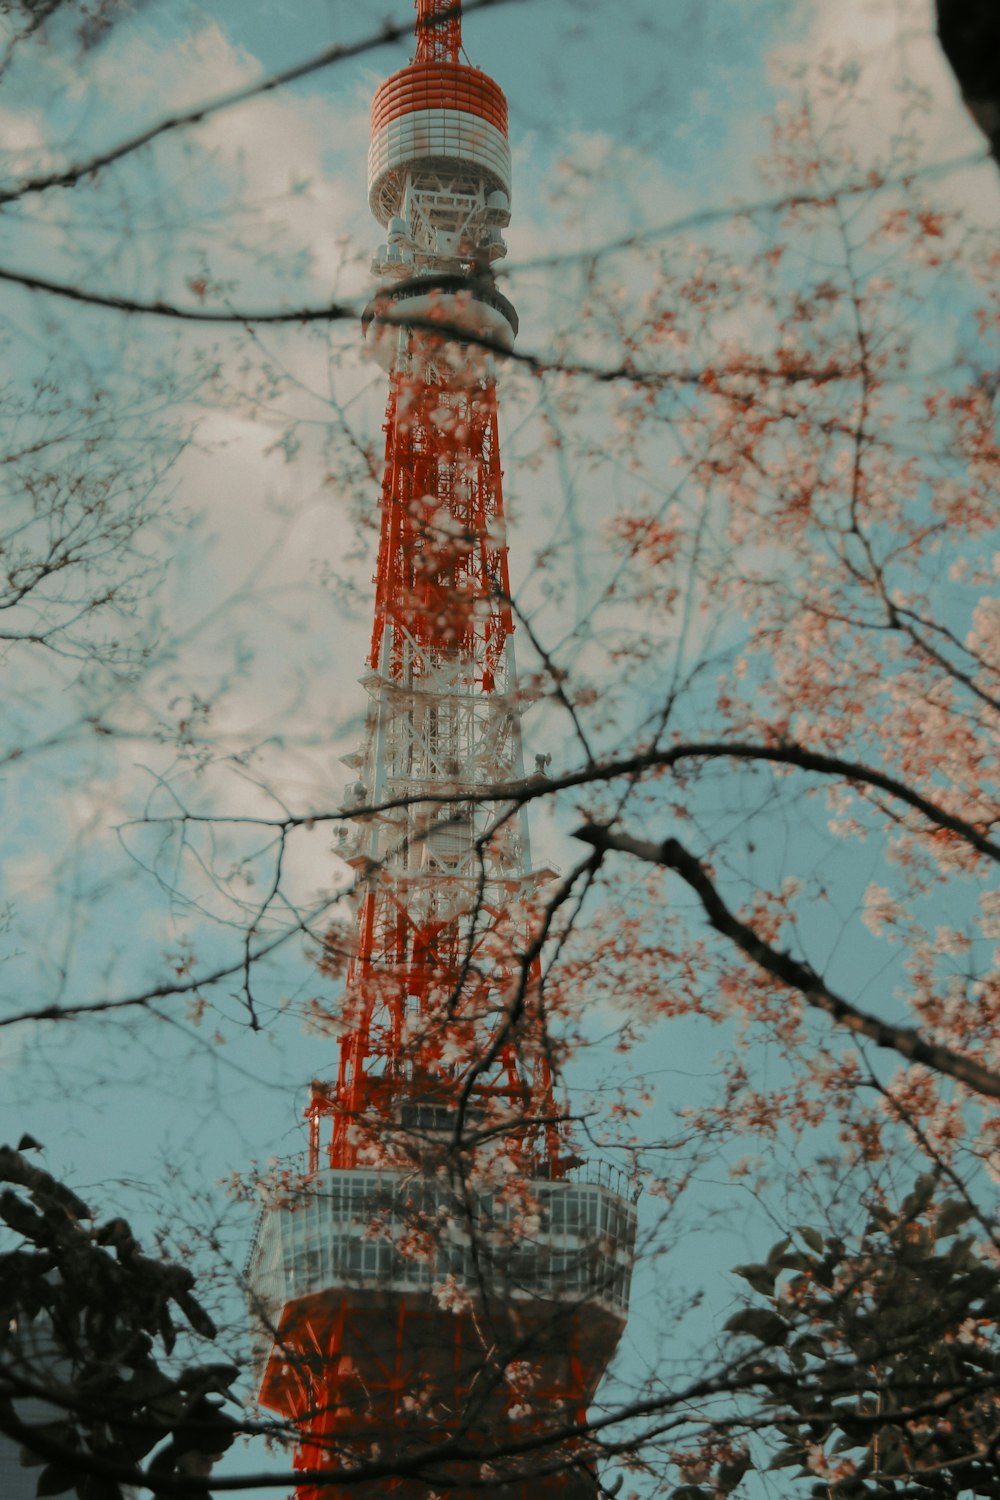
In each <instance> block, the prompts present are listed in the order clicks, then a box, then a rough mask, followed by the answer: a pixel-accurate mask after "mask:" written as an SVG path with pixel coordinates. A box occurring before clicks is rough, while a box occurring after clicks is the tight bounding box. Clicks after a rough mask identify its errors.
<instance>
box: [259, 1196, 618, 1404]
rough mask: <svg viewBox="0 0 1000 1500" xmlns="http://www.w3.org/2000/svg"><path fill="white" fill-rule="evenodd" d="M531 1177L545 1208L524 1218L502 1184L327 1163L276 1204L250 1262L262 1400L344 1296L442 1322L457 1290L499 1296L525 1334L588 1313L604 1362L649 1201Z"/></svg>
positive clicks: (269, 1397) (273, 1396)
mask: <svg viewBox="0 0 1000 1500" xmlns="http://www.w3.org/2000/svg"><path fill="white" fill-rule="evenodd" d="M525 1186H526V1189H527V1196H528V1199H529V1200H530V1202H531V1203H532V1204H533V1205H534V1206H533V1207H529V1208H528V1209H527V1210H526V1211H524V1210H522V1211H520V1212H519V1214H518V1215H517V1217H516V1218H515V1216H514V1214H513V1212H512V1210H511V1208H510V1206H509V1204H508V1203H506V1202H504V1201H503V1199H502V1198H501V1197H500V1196H499V1195H498V1194H493V1193H489V1192H469V1193H467V1194H465V1195H462V1194H460V1192H459V1190H458V1189H457V1188H456V1187H455V1186H453V1185H452V1184H451V1183H449V1182H446V1181H442V1180H441V1179H439V1178H436V1177H416V1176H414V1174H413V1173H405V1174H404V1173H402V1172H393V1171H384V1170H383V1171H366V1170H364V1169H361V1168H355V1169H346V1170H336V1169H327V1170H325V1171H320V1172H318V1173H316V1174H314V1175H313V1176H312V1177H310V1178H308V1179H306V1180H305V1181H304V1182H303V1184H302V1186H301V1187H300V1188H298V1189H296V1190H294V1193H293V1195H292V1200H291V1201H290V1202H289V1203H288V1204H287V1205H286V1206H275V1207H267V1208H265V1209H263V1210H262V1213H261V1217H260V1221H259V1226H258V1232H257V1235H256V1237H255V1240H254V1244H253V1247H252V1249H251V1252H250V1257H249V1259H248V1263H247V1279H248V1281H249V1284H250V1288H251V1296H252V1302H253V1304H254V1314H255V1315H254V1318H253V1329H252V1355H251V1358H252V1362H253V1366H254V1370H255V1373H256V1375H257V1378H258V1381H259V1384H260V1391H261V1400H262V1401H263V1402H264V1403H265V1404H266V1405H272V1404H274V1405H280V1394H279V1393H280V1390H281V1387H282V1386H283V1384H284V1382H285V1380H286V1379H287V1378H288V1376H289V1369H288V1361H289V1359H290V1358H291V1356H290V1353H289V1348H290V1347H292V1346H297V1344H298V1340H297V1338H296V1337H295V1336H294V1332H293V1330H294V1328H295V1325H296V1324H297V1323H299V1322H300V1321H311V1322H313V1323H314V1322H315V1320H316V1317H317V1315H318V1313H319V1312H320V1309H329V1308H330V1306H331V1301H332V1300H335V1299H337V1298H339V1297H343V1298H345V1299H346V1300H347V1301H348V1302H350V1303H351V1304H352V1305H353V1306H355V1307H357V1306H358V1305H359V1304H366V1305H367V1306H368V1307H369V1309H370V1311H374V1310H375V1309H376V1308H377V1307H385V1308H389V1309H391V1308H393V1307H397V1306H398V1305H399V1304H400V1302H401V1300H405V1301H406V1302H407V1303H409V1304H410V1306H411V1309H414V1310H416V1309H417V1308H418V1307H419V1306H421V1305H422V1306H423V1307H425V1308H428V1309H433V1311H434V1314H435V1319H436V1321H437V1322H440V1320H441V1319H442V1318H443V1319H444V1320H445V1321H447V1317H448V1314H447V1312H446V1311H445V1310H444V1309H445V1306H446V1300H443V1299H442V1292H441V1289H442V1287H444V1286H447V1287H448V1288H449V1295H454V1293H456V1292H457V1293H458V1302H459V1303H462V1302H467V1301H468V1300H469V1299H471V1300H472V1301H474V1302H475V1303H478V1304H488V1306H489V1309H490V1313H491V1318H492V1319H494V1320H495V1318H496V1316H497V1312H498V1310H499V1309H506V1310H507V1311H508V1313H509V1315H510V1317H511V1318H512V1319H513V1320H514V1321H515V1322H516V1323H517V1324H518V1325H519V1326H520V1327H521V1329H522V1332H521V1337H523V1336H524V1334H523V1328H524V1325H525V1324H531V1325H536V1324H539V1323H545V1322H551V1321H552V1320H553V1319H557V1320H560V1321H563V1322H564V1321H565V1318H566V1316H567V1315H570V1316H573V1315H575V1314H580V1315H581V1316H582V1318H583V1319H584V1321H585V1323H586V1337H587V1340H588V1342H589V1343H592V1344H593V1345H595V1346H597V1345H599V1346H600V1351H601V1356H602V1368H603V1364H604V1363H605V1362H606V1360H607V1359H608V1358H610V1355H611V1353H612V1352H613V1350H614V1347H615V1345H616V1344H617V1342H618V1339H619V1337H620V1335H621V1331H622V1329H623V1328H624V1326H625V1321H626V1317H627V1310H628V1296H629V1287H630V1284H631V1278H632V1262H633V1255H634V1248H635V1235H636V1211H635V1206H634V1204H633V1203H632V1202H631V1201H630V1200H629V1199H628V1198H626V1197H625V1196H624V1195H623V1193H622V1192H620V1191H616V1189H615V1187H612V1186H610V1185H609V1184H608V1183H605V1182H599V1181H597V1182H586V1181H578V1180H577V1181H574V1180H571V1179H569V1180H564V1181H551V1180H532V1181H530V1182H528V1183H527V1184H526V1185H525ZM427 1226H433V1234H432V1236H431V1237H430V1243H428V1236H429V1230H428V1228H427ZM421 1243H422V1245H423V1249H422V1251H421V1248H420V1245H421ZM463 1294H464V1295H463ZM276 1333H277V1335H278V1337H277V1339H276V1337H275V1334H276ZM596 1352H597V1350H596V1348H595V1349H594V1350H593V1351H592V1354H596Z"/></svg>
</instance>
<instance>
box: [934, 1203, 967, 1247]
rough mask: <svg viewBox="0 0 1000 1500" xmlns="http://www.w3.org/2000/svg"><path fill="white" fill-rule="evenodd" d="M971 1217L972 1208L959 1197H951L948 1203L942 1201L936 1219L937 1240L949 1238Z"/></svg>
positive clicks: (935, 1231)
mask: <svg viewBox="0 0 1000 1500" xmlns="http://www.w3.org/2000/svg"><path fill="white" fill-rule="evenodd" d="M971 1217H972V1209H971V1208H970V1207H969V1205H968V1204H967V1203H961V1202H960V1201H959V1200H958V1199H957V1198H949V1199H948V1201H947V1203H942V1205H941V1211H940V1213H939V1214H938V1216H937V1219H936V1220H935V1221H934V1238H935V1239H936V1240H943V1239H947V1237H948V1236H949V1235H950V1234H954V1233H955V1230H956V1229H958V1228H960V1227H961V1225H963V1224H964V1223H965V1222H966V1220H967V1219H970V1218H971Z"/></svg>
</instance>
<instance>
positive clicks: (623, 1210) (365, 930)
mask: <svg viewBox="0 0 1000 1500" xmlns="http://www.w3.org/2000/svg"><path fill="white" fill-rule="evenodd" d="M416 5H417V11H418V20H417V47H416V55H415V57H414V59H413V61H412V62H411V63H410V64H409V65H408V66H407V67H405V68H403V69H401V70H400V71H399V72H397V73H395V74H394V75H393V76H392V77H390V78H389V79H387V80H386V82H385V83H383V84H382V86H381V87H380V88H379V89H378V91H377V92H376V94H375V97H374V100H373V102H372V144H371V151H370V155H369V202H370V204H371V207H372V211H373V213H374V214H375V216H376V218H377V219H378V220H379V222H380V223H381V224H382V225H383V226H384V228H385V230H386V231H387V233H386V240H385V242H384V243H383V244H382V245H381V246H380V247H379V249H378V251H377V252H376V256H375V260H374V262H373V268H372V269H373V272H374V273H375V274H376V276H377V277H378V278H379V282H380V286H379V291H378V293H377V294H376V296H375V298H374V299H373V301H372V302H371V304H370V305H369V307H368V308H367V310H366V312H365V315H364V320H363V322H364V328H365V334H366V338H367V341H368V344H369V347H370V348H371V349H372V351H373V352H374V354H375V357H376V358H377V359H378V360H379V361H380V362H381V363H382V365H383V366H384V368H385V369H386V371H387V373H388V376H389V398H388V406H387V411H386V421H385V433H386V447H385V470H384V478H383V484H382V494H381V528H380V539H379V551H378V567H377V573H376V580H375V582H376V594H375V620H374V628H373V632H372V643H371V651H370V655H369V659H368V663H367V668H368V670H367V673H366V675H365V677H364V679H363V681H364V683H365V686H366V688H367V690H368V693H369V697H370V710H369V717H368V736H367V744H366V747H365V749H364V750H363V751H362V752H361V753H360V754H359V756H358V757H357V758H356V759H355V761H354V764H355V768H356V771H357V780H356V781H355V783H354V784H353V785H352V787H351V788H350V789H349V792H348V801H349V802H353V803H354V805H356V806H357V808H358V809H359V812H358V814H357V815H356V817H355V818H354V819H353V820H352V823H351V827H352V830H353V831H352V833H351V834H350V836H349V837H348V838H346V840H345V842H344V844H343V845H342V846H341V849H340V851H339V852H340V853H341V854H342V855H343V856H344V857H345V858H347V860H348V862H349V863H351V864H352V865H354V867H355V869H356V871H357V872H358V890H359V899H358V904H357V915H356V937H355V944H354V951H353V954H352V957H351V961H350V965H349V969H348V972H347V976H346V982H345V987H344V994H343V998H342V1000H341V1002H340V1007H339V1009H340V1021H341V1035H340V1047H339V1050H340V1061H339V1068H338V1072H337V1076H336V1079H335V1081H334V1082H332V1083H322V1084H321V1083H316V1084H314V1085H313V1088H312V1096H311V1101H310V1105H309V1110H308V1114H309V1121H310V1153H309V1164H308V1170H307V1172H306V1173H305V1175H304V1177H303V1179H302V1181H301V1182H300V1183H299V1184H298V1185H297V1186H296V1187H295V1189H294V1190H292V1189H289V1191H288V1192H287V1193H286V1194H285V1195H284V1196H281V1195H280V1194H279V1195H277V1196H276V1197H274V1199H273V1201H272V1202H271V1203H270V1205H269V1206H268V1207H267V1208H266V1209H265V1210H264V1212H263V1215H262V1220H261V1224H260V1226H259V1230H258V1236H257V1239H256V1242H255V1246H254V1250H253V1252H252V1254H251V1261H250V1286H251V1304H252V1309H253V1314H254V1329H255V1332H254V1341H255V1359H256V1363H257V1367H258V1370H259V1373H260V1378H261V1385H260V1399H261V1401H262V1402H263V1403H264V1404H265V1405H267V1406H269V1407H271V1408H272V1409H274V1410H275V1411H278V1412H280V1413H282V1414H283V1415H284V1416H285V1417H286V1418H288V1419H289V1420H290V1421H292V1422H293V1423H294V1424H295V1425H296V1427H297V1429H298V1431H299V1433H300V1439H299V1444H298V1450H297V1455H296V1463H297V1466H298V1467H299V1469H300V1470H302V1471H310V1472H311V1473H312V1474H313V1477H312V1478H310V1479H309V1480H306V1479H305V1476H304V1478H303V1484H302V1486H301V1487H300V1489H299V1490H298V1492H297V1494H298V1496H299V1500H319V1497H320V1496H321V1495H322V1496H323V1497H326V1500H340V1497H341V1496H343V1497H345V1500H346V1496H347V1495H348V1494H351V1495H354V1496H359V1495H364V1496H368V1495H374V1494H375V1493H376V1492H379V1493H381V1492H383V1491H385V1490H386V1489H390V1490H393V1491H394V1492H396V1493H398V1494H400V1495H401V1496H407V1497H408V1496H411V1495H412V1496H418V1495H429V1494H430V1493H432V1492H433V1493H434V1494H436V1495H439V1496H448V1497H451V1500H460V1497H461V1500H464V1497H465V1496H467V1495H468V1496H471V1494H472V1490H473V1488H474V1487H476V1486H478V1485H479V1484H481V1483H482V1480H483V1478H484V1477H487V1478H490V1477H492V1479H493V1480H494V1481H495V1485H496V1488H497V1489H498V1491H499V1493H500V1494H501V1495H503V1496H505V1497H510V1500H529V1497H533V1496H535V1495H536V1494H540V1493H541V1491H542V1490H543V1489H544V1490H545V1491H546V1492H548V1491H551V1490H556V1491H558V1492H559V1493H560V1494H562V1495H565V1496H566V1497H572V1500H576V1497H581V1500H586V1497H589V1496H592V1495H593V1494H595V1493H596V1478H595V1475H594V1472H593V1467H592V1463H591V1460H590V1458H589V1456H588V1451H587V1445H586V1442H585V1439H584V1436H583V1434H582V1433H581V1431H580V1428H581V1426H582V1424H583V1423H584V1422H585V1421H586V1414H587V1406H588V1403H589V1401H590V1400H591V1398H592V1397H593V1394H594V1391H595V1390H596V1387H597V1384H598V1381H599V1380H600V1378H601V1376H602V1374H603V1373H604V1370H605V1369H606V1367H607V1363H608V1360H609V1359H610V1357H611V1354H612V1353H613V1351H614V1348H615V1345H616V1344H617V1341H618V1338H619V1336H620V1334H621V1330H622V1328H623V1326H624V1322H625V1317H626V1312H627V1299H628V1287H629V1280H630V1275H631V1258H632V1248H633V1244H634V1238H635V1214H634V1209H633V1208H632V1205H631V1202H630V1201H629V1200H628V1199H627V1197H625V1196H623V1195H622V1192H621V1190H620V1186H619V1185H618V1184H615V1185H613V1184H612V1183H611V1180H610V1176H609V1175H608V1174H607V1173H606V1172H605V1174H604V1180H601V1174H600V1173H599V1172H597V1171H595V1170H592V1169H588V1168H587V1166H586V1164H585V1163H583V1162H581V1160H580V1159H579V1157H577V1156H575V1155H574V1154H573V1151H572V1148H571V1145H570V1143H569V1140H568V1136H567V1134H566V1131H565V1129H564V1127H563V1126H562V1125H561V1124H560V1123H559V1116H558V1113H557V1110H556V1107H555V1104H554V1101H553V1090H552V1078H551V1070H550V1066H549V1060H548V1051H547V1045H546V1036H545V1027H544V1008H543V999H542V983H541V974H540V969H539V964H538V960H537V957H529V956H527V955H529V954H530V953H531V951H532V950H531V948H530V944H529V941H528V939H529V920H530V919H529V913H530V908H531V904H532V900H533V899H534V896H535V893H536V891H537V889H538V887H539V886H540V885H541V884H543V883H544V882H545V880H546V879H548V878H550V877H551V872H550V871H544V870H542V871H534V870H532V868H531V861H530V854H529V848H528V835H527V826H526V822H525V819H524V816H523V814H522V813H520V812H518V811H516V809H515V807H514V805H513V804H512V803H511V802H510V800H509V798H505V797H504V792H503V789H504V787H505V786H509V785H510V784H511V783H512V782H516V781H519V780H521V779H522V778H523V776H524V768H523V765H522V754H521V738H520V706H521V700H520V697H519V694H518V689H517V682H516V676H515V671H514V663H513V650H512V641H511V636H512V632H513V620H512V616H511V607H510V586H509V580H508V574H507V543H506V536H505V529H504V510H503V495H502V486H501V470H500V452H499V441H498V435H497V406H496V391H495V384H494V370H493V359H492V354H491V350H493V349H498V350H503V349H507V348H510V347H511V345H512V343H513V340H514V337H515V334H516V332H517V318H516V314H515V312H514V309H513V307H512V306H511V304H510V303H509V301H508V300H507V299H506V298H505V297H504V296H502V294H501V293H500V292H499V291H498V290H497V287H496V284H495V281H494V278H493V272H492V266H493V264H494V263H495V261H496V260H498V259H499V258H500V257H502V256H503V255H504V254H505V253H506V246H505V245H504V242H503V238H502V230H503V228H504V227H505V226H506V224H507V223H508V222H509V219H510V190H511V176H510V150H509V146H508V143H507V105H506V100H505V98H504V96H503V93H502V91H501V90H500V88H499V87H498V85H497V84H496V83H494V82H493V80H492V79H490V78H488V77H487V75H486V74H484V73H482V72H480V71H479V70H478V69H476V68H473V67H470V66H468V65H467V64H464V63H462V62H460V61H459V55H460V51H461V18H460V8H459V6H458V5H457V4H456V3H454V0H416ZM359 1463H360V1464H364V1463H368V1464H375V1465H376V1466H378V1465H382V1466H384V1468H385V1471H386V1475H387V1477H379V1476H377V1475H375V1474H373V1477H372V1480H371V1482H370V1483H362V1484H359V1483H358V1482H357V1481H352V1482H346V1481H345V1482H343V1483H340V1484H338V1482H337V1480H336V1478H335V1472H336V1471H337V1470H338V1469H339V1470H343V1468H344V1467H345V1466H346V1467H348V1468H349V1467H350V1466H351V1465H357V1464H359ZM484 1465H487V1468H486V1469H485V1470H484V1468H483V1466H484ZM323 1470H333V1471H334V1475H331V1482H330V1483H322V1482H320V1479H319V1478H318V1477H317V1471H323Z"/></svg>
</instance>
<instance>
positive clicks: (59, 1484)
mask: <svg viewBox="0 0 1000 1500" xmlns="http://www.w3.org/2000/svg"><path fill="white" fill-rule="evenodd" d="M76 1481H77V1476H76V1474H74V1473H73V1470H72V1469H67V1468H66V1467H65V1465H63V1464H48V1465H47V1466H46V1467H45V1468H44V1469H43V1470H42V1472H41V1473H40V1474H39V1476H38V1484H37V1486H36V1487H35V1494H36V1495H37V1496H40V1495H65V1493H66V1491H67V1490H71V1489H72V1488H73V1486H74V1485H75V1484H76Z"/></svg>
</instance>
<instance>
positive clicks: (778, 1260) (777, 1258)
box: [767, 1238, 792, 1276]
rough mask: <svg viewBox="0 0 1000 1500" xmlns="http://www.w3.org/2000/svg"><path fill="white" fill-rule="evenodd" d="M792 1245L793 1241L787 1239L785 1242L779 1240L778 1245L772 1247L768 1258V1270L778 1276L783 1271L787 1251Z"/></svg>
mask: <svg viewBox="0 0 1000 1500" xmlns="http://www.w3.org/2000/svg"><path fill="white" fill-rule="evenodd" d="M791 1243H792V1242H791V1240H790V1239H788V1238H786V1239H783V1240H779V1241H778V1243H777V1244H776V1245H773V1246H772V1247H771V1250H770V1252H769V1254H768V1257H767V1266H768V1270H770V1271H773V1272H774V1274H775V1275H776V1276H777V1274H778V1272H779V1271H780V1270H781V1267H782V1259H783V1257H784V1254H785V1251H786V1250H787V1249H788V1247H789V1245H790V1244H791Z"/></svg>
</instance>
